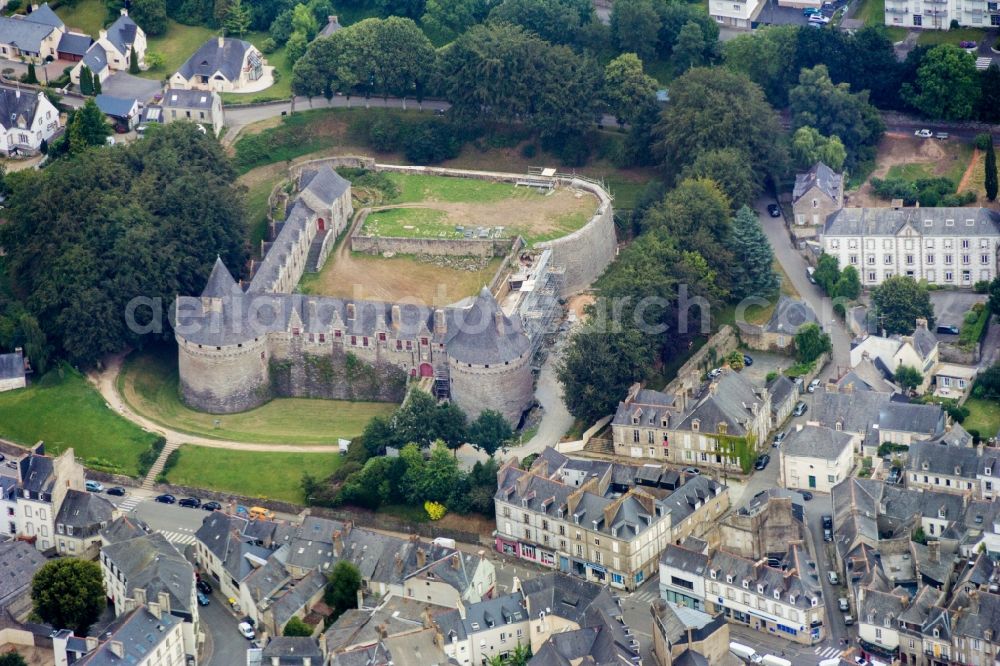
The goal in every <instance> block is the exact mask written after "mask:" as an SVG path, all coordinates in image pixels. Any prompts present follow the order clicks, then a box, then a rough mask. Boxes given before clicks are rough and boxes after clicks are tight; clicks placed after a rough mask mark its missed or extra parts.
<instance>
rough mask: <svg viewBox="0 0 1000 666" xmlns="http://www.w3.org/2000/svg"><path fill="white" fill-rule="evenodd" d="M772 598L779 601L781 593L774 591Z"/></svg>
mask: <svg viewBox="0 0 1000 666" xmlns="http://www.w3.org/2000/svg"><path fill="white" fill-rule="evenodd" d="M774 598H775V599H780V598H781V592H780V591H778V590H775V591H774Z"/></svg>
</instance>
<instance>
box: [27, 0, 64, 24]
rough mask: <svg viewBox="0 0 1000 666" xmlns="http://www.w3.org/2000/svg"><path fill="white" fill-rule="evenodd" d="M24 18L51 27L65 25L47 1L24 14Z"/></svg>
mask: <svg viewBox="0 0 1000 666" xmlns="http://www.w3.org/2000/svg"><path fill="white" fill-rule="evenodd" d="M24 20H27V21H31V22H32V23H40V24H42V25H47V26H49V27H52V28H59V29H60V30H61V29H63V28H65V27H66V26H65V24H63V22H62V19H61V18H59V16H58V15H56V13H55V12H54V11H52V8H51V7H49V3H47V2H44V3H42V4H41V5H39V7H38V9H36V10H34V11H33V12H31V13H30V14H28V15H27V16H25V18H24Z"/></svg>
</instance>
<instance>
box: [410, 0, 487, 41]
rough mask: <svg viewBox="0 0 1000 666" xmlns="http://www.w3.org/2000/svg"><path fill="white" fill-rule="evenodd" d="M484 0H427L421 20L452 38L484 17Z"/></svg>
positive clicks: (485, 9)
mask: <svg viewBox="0 0 1000 666" xmlns="http://www.w3.org/2000/svg"><path fill="white" fill-rule="evenodd" d="M489 11H490V4H489V3H488V2H486V0H427V4H426V5H425V8H424V15H423V18H422V19H421V22H422V23H423V24H424V25H425V26H426V27H428V28H430V29H432V30H435V31H437V32H438V33H440V34H441V35H443V36H445V37H447V38H449V39H454V38H455V37H457V36H459V35H461V34H463V33H464V32H466V31H467V30H468V29H469V28H470V27H472V26H473V25H475V24H477V23H481V22H482V21H483V20H485V19H486V16H487V14H489Z"/></svg>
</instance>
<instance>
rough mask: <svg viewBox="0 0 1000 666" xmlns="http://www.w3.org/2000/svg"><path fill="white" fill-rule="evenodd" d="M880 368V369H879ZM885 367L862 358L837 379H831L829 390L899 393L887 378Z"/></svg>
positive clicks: (897, 388) (868, 358) (869, 359)
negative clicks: (831, 384)
mask: <svg viewBox="0 0 1000 666" xmlns="http://www.w3.org/2000/svg"><path fill="white" fill-rule="evenodd" d="M879 366H881V368H880V367H879ZM884 368H885V366H884V365H882V362H881V361H879V365H878V366H877V365H876V364H875V362H874V361H873V360H872V359H871V358H870V357H863V358H862V359H861V362H860V363H858V364H857V365H855V366H854V367H853V368H851V369H849V370H847V371H845V372H844V374H842V375H841V376H840V377H839V378H836V379H831V380H829V381H831V382H832V383H833V386H832V387H831V389H829V390H833V391H834V392H837V391H839V392H841V393H849V392H851V391H876V392H878V393H886V394H890V395H891V394H893V393H900V392H901V391H900V388H899V387H898V386H896V385H895V384H893V383H892V381H890V380H891V379H892V377H889V378H887V377H886V375H887V374H888V373H886V372H885V370H884Z"/></svg>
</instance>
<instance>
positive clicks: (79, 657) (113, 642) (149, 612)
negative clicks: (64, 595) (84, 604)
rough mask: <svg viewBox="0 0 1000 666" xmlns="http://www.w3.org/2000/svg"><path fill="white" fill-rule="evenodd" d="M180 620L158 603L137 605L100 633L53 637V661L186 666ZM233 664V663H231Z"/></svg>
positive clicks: (81, 664) (64, 633)
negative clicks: (95, 634) (84, 635)
mask: <svg viewBox="0 0 1000 666" xmlns="http://www.w3.org/2000/svg"><path fill="white" fill-rule="evenodd" d="M182 624H183V623H182V622H181V620H179V619H178V618H176V617H173V616H171V615H170V613H168V612H166V611H165V610H164V609H163V608H161V607H160V605H159V603H157V602H155V601H154V602H150V603H149V604H145V605H142V606H138V607H136V608H134V609H133V610H131V611H129V612H128V613H126V614H125V615H122V616H121V617H119V618H118V619H117V620H115V621H114V622H113V623H112V624H111V625H110V626H108V627H107V630H106V631H105V632H104V633H103V634H102V635H101V636H100V638H98V637H96V636H87V637H85V638H80V637H76V636H74V635H73V632H72V631H70V630H68V629H63V630H62V631H60V632H58V633H56V634H55V635H53V637H52V649H53V653H54V656H55V662H54V663H56V664H76V665H77V666H112V665H116V664H129V665H130V666H186V665H189V664H193V663H195V662H194V661H193V659H192V660H188V659H187V657H185V655H184V638H183V635H182V630H181V626H182ZM233 663H236V662H233Z"/></svg>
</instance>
